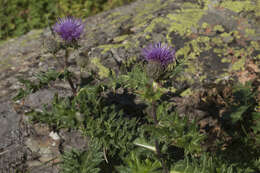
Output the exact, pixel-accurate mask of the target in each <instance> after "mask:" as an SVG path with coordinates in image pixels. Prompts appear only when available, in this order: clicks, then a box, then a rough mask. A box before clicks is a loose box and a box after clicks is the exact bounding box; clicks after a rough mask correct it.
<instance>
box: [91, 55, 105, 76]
mask: <svg viewBox="0 0 260 173" xmlns="http://www.w3.org/2000/svg"><path fill="white" fill-rule="evenodd" d="M91 63H92V64H93V65H94V66H95V67H97V69H98V75H99V77H100V78H101V79H103V78H106V77H108V76H109V69H108V68H106V67H105V66H104V65H103V64H101V62H100V59H99V58H93V59H91Z"/></svg>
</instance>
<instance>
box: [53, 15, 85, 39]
mask: <svg viewBox="0 0 260 173" xmlns="http://www.w3.org/2000/svg"><path fill="white" fill-rule="evenodd" d="M53 30H54V31H55V32H56V33H57V34H59V35H60V37H61V38H62V39H63V40H64V41H66V42H71V41H74V40H78V39H79V38H80V36H81V34H82V33H83V30H84V24H83V22H82V20H81V19H76V18H74V17H65V18H60V19H58V22H57V23H56V24H55V25H54V26H53Z"/></svg>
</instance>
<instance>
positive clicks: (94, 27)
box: [0, 0, 260, 169]
mask: <svg viewBox="0 0 260 173" xmlns="http://www.w3.org/2000/svg"><path fill="white" fill-rule="evenodd" d="M258 9H260V3H259V1H254V0H251V1H250V0H245V1H231V0H228V1H220V0H200V1H195V0H137V1H136V2H134V3H132V4H129V5H127V6H123V7H120V8H117V9H114V10H111V11H108V12H104V13H101V14H98V15H96V16H92V17H89V18H87V19H86V28H85V35H84V38H82V39H81V40H80V42H81V48H80V49H79V50H77V51H75V52H72V54H71V57H70V59H69V60H70V62H71V63H72V64H74V65H72V67H71V68H72V70H73V71H74V72H75V73H76V74H79V72H80V71H81V72H84V69H88V68H91V69H94V70H96V71H97V73H98V74H99V76H100V78H105V77H106V76H107V75H108V73H109V69H112V70H114V71H115V72H118V71H119V69H118V64H117V62H118V61H134V60H136V59H138V58H141V55H140V53H141V49H142V48H143V47H145V46H146V45H149V44H151V43H156V42H165V43H168V44H170V45H171V46H173V47H174V48H175V49H176V57H177V59H178V60H179V61H181V60H184V61H185V66H184V69H183V71H182V72H181V73H180V74H178V76H176V78H175V79H174V81H171V82H172V84H173V86H174V88H173V90H181V91H182V92H181V96H183V97H185V96H189V95H191V94H192V93H194V92H196V90H199V89H201V87H203V86H205V85H208V84H217V83H219V82H221V81H223V80H229V79H231V78H232V79H233V80H235V81H239V82H242V83H245V82H246V81H248V80H250V79H252V78H256V77H257V74H258V75H259V65H260V63H259V61H260V55H259V52H260V51H259V50H260V46H259V43H260V28H259V25H260V14H259V11H258ZM50 37H51V32H50V30H49V29H48V28H47V29H42V30H33V31H31V32H29V33H28V34H26V35H24V36H22V37H19V38H14V39H10V40H7V41H5V42H2V43H0V79H1V80H0V97H1V100H3V101H2V102H1V106H0V112H3V111H6V112H5V113H1V115H0V119H2V118H3V119H4V120H3V121H1V122H0V126H1V127H2V126H3V127H7V126H11V125H9V124H10V123H12V126H13V127H17V129H19V121H18V119H17V116H18V115H19V114H17V113H15V112H13V110H12V108H11V105H10V103H9V102H8V101H9V100H10V98H11V97H12V96H13V95H14V93H15V92H16V90H17V89H18V88H19V87H20V84H19V83H18V81H17V79H16V78H17V77H18V76H23V77H24V78H28V79H29V78H33V73H35V72H39V71H44V70H46V69H48V68H54V69H59V68H60V66H59V64H58V63H57V62H56V60H55V59H54V58H53V57H52V56H51V55H50V54H48V53H46V51H45V50H44V47H43V43H44V42H45V40H47V39H48V38H50ZM59 55H60V56H62V55H63V52H59ZM81 68H82V69H81ZM56 89H60V90H63V91H65V92H66V91H67V89H68V86H66V85H58V87H57V88H56ZM44 92H45V93H44ZM46 92H50V93H46ZM54 92H56V90H50V91H46V90H44V91H42V93H38V94H35V95H36V96H37V95H41V94H42V95H43V96H44V97H41V98H40V100H39V98H38V99H36V100H38V101H39V102H40V104H37V103H36V102H34V101H33V100H30V99H32V98H33V97H34V96H31V97H29V98H28V99H29V100H28V101H27V102H26V103H27V104H28V105H27V106H30V107H34V108H35V105H36V107H37V106H41V105H42V104H44V103H49V100H50V96H52V95H53V93H54ZM30 103H32V104H33V105H32V104H30ZM188 104H189V103H188ZM7 109H8V110H7ZM3 116H5V117H3ZM12 117H14V118H12ZM9 122H10V123H9ZM4 130H5V135H3V134H2V132H1V133H0V134H1V136H0V138H1V142H2V140H6V139H7V138H6V137H5V136H6V135H11V131H12V130H7V129H4ZM48 133H49V132H48ZM27 141H28V140H27ZM0 144H1V143H0ZM1 145H2V144H1ZM1 145H0V146H1ZM66 145H67V144H66ZM0 149H1V148H0ZM3 152H4V150H3ZM0 154H1V155H0V163H1V159H2V155H4V153H3V154H2V152H1V150H0ZM9 160H10V162H13V160H12V159H9ZM0 166H1V165H0ZM0 169H1V168H0Z"/></svg>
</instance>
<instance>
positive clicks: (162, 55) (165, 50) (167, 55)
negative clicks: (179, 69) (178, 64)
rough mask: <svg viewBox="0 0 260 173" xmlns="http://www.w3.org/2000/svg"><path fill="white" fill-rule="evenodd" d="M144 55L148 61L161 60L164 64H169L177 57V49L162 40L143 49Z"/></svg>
mask: <svg viewBox="0 0 260 173" xmlns="http://www.w3.org/2000/svg"><path fill="white" fill-rule="evenodd" d="M142 55H143V56H144V58H145V59H146V60H147V61H155V62H159V63H160V64H161V65H162V66H167V65H168V64H170V63H171V62H173V60H174V59H175V50H174V49H173V48H171V47H169V46H168V45H167V44H164V45H162V44H161V43H160V42H159V43H157V44H154V45H150V46H148V47H146V48H144V49H143V51H142Z"/></svg>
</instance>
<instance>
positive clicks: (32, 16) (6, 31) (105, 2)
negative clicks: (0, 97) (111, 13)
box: [0, 0, 134, 40]
mask: <svg viewBox="0 0 260 173" xmlns="http://www.w3.org/2000/svg"><path fill="white" fill-rule="evenodd" d="M132 1H134V0H73V1H71V0H41V1H37V0H11V1H10V0H1V6H0V21H1V22H0V40H5V39H7V38H10V37H16V36H20V35H23V34H25V33H26V32H28V31H30V30H32V29H37V28H43V27H46V26H48V25H49V24H50V25H51V24H53V23H54V21H55V20H56V18H57V16H61V17H63V16H67V15H73V16H75V17H82V18H85V17H87V16H90V15H93V14H96V13H98V12H101V11H104V10H108V9H111V8H114V7H116V6H120V5H123V4H126V3H129V2H132Z"/></svg>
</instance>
